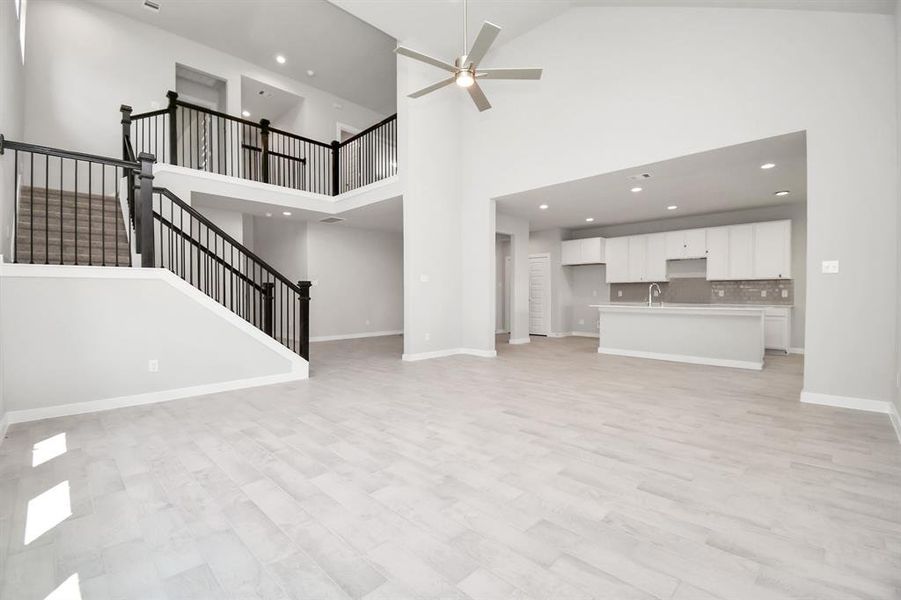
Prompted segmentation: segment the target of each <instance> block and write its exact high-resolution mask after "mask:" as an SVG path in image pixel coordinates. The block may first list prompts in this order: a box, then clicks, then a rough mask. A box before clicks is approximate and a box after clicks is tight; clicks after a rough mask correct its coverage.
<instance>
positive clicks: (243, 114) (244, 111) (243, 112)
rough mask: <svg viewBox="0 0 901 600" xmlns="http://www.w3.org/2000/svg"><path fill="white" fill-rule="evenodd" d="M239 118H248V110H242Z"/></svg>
mask: <svg viewBox="0 0 901 600" xmlns="http://www.w3.org/2000/svg"><path fill="white" fill-rule="evenodd" d="M241 116H242V117H249V116H250V111H249V110H242V111H241Z"/></svg>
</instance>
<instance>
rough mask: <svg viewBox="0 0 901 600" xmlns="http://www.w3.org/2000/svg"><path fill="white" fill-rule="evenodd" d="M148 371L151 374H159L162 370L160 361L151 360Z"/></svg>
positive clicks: (148, 362)
mask: <svg viewBox="0 0 901 600" xmlns="http://www.w3.org/2000/svg"><path fill="white" fill-rule="evenodd" d="M147 370H148V371H150V372H151V373H158V372H159V370H160V361H158V360H157V359H155V358H151V359H150V360H148V361H147Z"/></svg>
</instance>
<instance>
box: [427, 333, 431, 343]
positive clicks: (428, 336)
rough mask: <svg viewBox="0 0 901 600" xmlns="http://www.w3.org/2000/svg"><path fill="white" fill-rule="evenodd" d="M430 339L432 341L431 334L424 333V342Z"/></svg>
mask: <svg viewBox="0 0 901 600" xmlns="http://www.w3.org/2000/svg"><path fill="white" fill-rule="evenodd" d="M430 339H432V334H431V333H426V334H425V341H429V340H430Z"/></svg>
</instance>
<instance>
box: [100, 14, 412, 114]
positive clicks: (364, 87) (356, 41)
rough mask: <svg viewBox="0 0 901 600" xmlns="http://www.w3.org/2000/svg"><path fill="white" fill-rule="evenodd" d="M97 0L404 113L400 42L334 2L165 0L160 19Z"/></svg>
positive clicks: (349, 97) (362, 102)
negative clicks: (279, 58)
mask: <svg viewBox="0 0 901 600" xmlns="http://www.w3.org/2000/svg"><path fill="white" fill-rule="evenodd" d="M92 1H93V2H94V3H95V4H99V5H101V6H103V7H105V8H107V9H109V10H112V11H115V12H118V13H121V14H124V15H127V16H129V17H131V18H133V19H136V20H138V21H142V22H144V23H148V24H150V25H155V26H157V27H160V28H161V29H165V30H166V31H170V32H172V33H175V34H177V35H180V36H182V37H185V38H188V39H190V40H194V41H196V42H199V43H201V44H205V45H207V46H210V47H212V48H215V49H217V50H220V51H222V52H227V53H229V54H232V55H234V56H238V57H239V58H243V59H244V60H247V61H249V62H252V63H254V64H257V65H260V66H262V67H265V68H267V69H271V70H273V71H277V72H280V73H284V74H285V75H287V76H289V77H291V78H293V79H296V80H298V81H302V82H305V83H308V84H310V85H313V86H315V87H317V88H319V89H322V90H325V91H327V92H330V93H332V94H336V95H338V96H340V97H342V98H346V99H347V100H350V101H352V102H355V103H357V104H360V105H362V106H365V107H368V108H370V109H372V110H375V111H377V112H380V113H383V114H392V113H394V112H396V110H397V109H396V101H395V97H396V83H395V81H396V70H397V62H396V58H395V55H394V48H395V45H396V44H395V41H394V40H393V39H392V38H390V37H389V36H387V35H386V34H385V33H383V32H382V31H379V30H378V29H376V28H375V27H372V26H371V25H368V24H367V23H364V22H362V21H360V20H359V19H358V18H356V17H354V16H353V15H351V14H348V13H347V12H345V11H343V10H341V9H340V8H338V7H337V6H335V5H334V4H332V3H330V2H327V1H326V0H302V1H300V0H228V1H226V2H223V1H221V0H216V1H213V0H157V1H158V2H159V3H160V11H159V12H154V11H151V10H148V9H146V8H144V6H143V0H92ZM276 54H283V55H284V56H285V57H286V58H287V59H288V61H287V62H286V63H285V64H284V65H279V64H277V63H276V62H275V55H276ZM307 69H312V70H313V71H314V72H315V76H314V77H309V76H308V75H307Z"/></svg>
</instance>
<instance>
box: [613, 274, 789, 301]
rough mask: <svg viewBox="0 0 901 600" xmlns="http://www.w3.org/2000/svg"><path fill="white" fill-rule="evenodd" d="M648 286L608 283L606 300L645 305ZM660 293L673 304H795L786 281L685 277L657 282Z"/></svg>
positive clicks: (644, 284) (642, 284) (645, 284)
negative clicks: (607, 297)
mask: <svg viewBox="0 0 901 600" xmlns="http://www.w3.org/2000/svg"><path fill="white" fill-rule="evenodd" d="M648 286H649V284H647V283H612V284H610V301H611V302H647V300H648ZM783 290H784V291H786V292H787V296H786V297H785V298H783V297H782V292H783ZM660 291H661V293H662V295H663V301H664V302H671V303H675V304H779V305H791V304H794V302H795V293H794V292H795V290H794V285H793V283H792V280H790V279H767V280H759V281H707V280H706V279H703V278H695V277H686V278H679V279H671V280H670V281H668V282H665V283H661V284H660ZM620 292H622V295H621V296H620V295H619V293H620ZM720 293H722V295H720ZM764 294H765V295H764Z"/></svg>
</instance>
